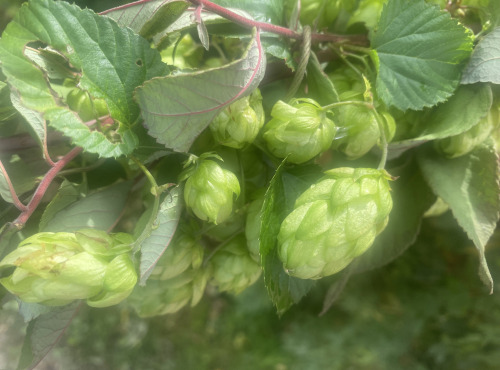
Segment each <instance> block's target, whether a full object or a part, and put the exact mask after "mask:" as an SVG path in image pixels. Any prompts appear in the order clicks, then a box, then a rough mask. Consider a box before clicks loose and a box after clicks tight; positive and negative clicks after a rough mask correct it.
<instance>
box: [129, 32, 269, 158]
mask: <svg viewBox="0 0 500 370" xmlns="http://www.w3.org/2000/svg"><path fill="white" fill-rule="evenodd" d="M264 70H265V55H264V52H263V50H262V47H261V44H260V37H259V33H258V31H254V37H253V38H252V40H251V42H250V44H249V45H248V48H247V50H246V51H245V53H244V55H243V56H242V57H241V59H238V60H236V61H234V62H232V63H230V64H227V65H225V66H223V67H220V68H213V69H209V70H205V71H200V72H194V73H188V74H179V75H175V76H166V77H160V78H155V79H153V80H151V81H148V82H146V83H145V84H144V85H143V86H141V87H139V88H138V89H137V91H136V98H137V101H138V102H139V105H140V107H141V110H142V115H143V118H144V125H145V126H146V128H147V129H148V132H149V134H150V135H151V136H152V137H154V138H156V139H157V141H158V142H160V143H162V144H164V145H165V146H166V147H167V148H171V149H173V150H175V151H181V152H185V151H187V150H188V149H189V147H190V146H191V144H192V143H193V141H194V140H195V139H196V137H197V136H198V135H199V134H200V133H201V132H202V131H203V130H204V129H205V128H206V127H207V126H208V125H209V123H210V122H211V121H212V119H213V118H214V117H215V116H216V115H217V114H218V113H219V112H220V111H221V110H222V109H223V108H224V107H226V106H227V105H228V104H231V103H232V102H234V101H235V100H237V99H239V98H242V97H244V96H247V95H249V94H250V93H251V92H252V91H253V90H254V89H255V88H256V87H257V86H258V84H259V83H260V81H261V80H262V77H263V76H264Z"/></svg>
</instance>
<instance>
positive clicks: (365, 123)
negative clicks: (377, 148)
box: [333, 105, 380, 159]
mask: <svg viewBox="0 0 500 370" xmlns="http://www.w3.org/2000/svg"><path fill="white" fill-rule="evenodd" d="M335 118H336V121H337V122H338V124H339V133H340V135H339V138H338V139H337V140H335V141H334V142H333V148H334V149H337V150H338V151H340V152H342V153H344V154H345V155H346V156H347V157H348V158H350V159H356V158H359V157H362V156H363V155H365V154H366V153H368V151H369V150H370V149H371V148H372V147H373V146H374V145H376V144H377V141H378V139H379V137H380V130H379V127H378V123H377V119H376V118H375V115H374V114H373V112H372V110H371V109H369V108H367V107H363V106H358V105H345V106H340V107H338V108H337V109H335Z"/></svg>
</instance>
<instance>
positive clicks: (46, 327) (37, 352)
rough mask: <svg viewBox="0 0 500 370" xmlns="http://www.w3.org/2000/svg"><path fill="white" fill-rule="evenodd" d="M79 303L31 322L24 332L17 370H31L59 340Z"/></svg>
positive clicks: (48, 313) (53, 311)
mask: <svg viewBox="0 0 500 370" xmlns="http://www.w3.org/2000/svg"><path fill="white" fill-rule="evenodd" d="M80 305H81V303H80V302H78V301H77V302H74V303H71V304H69V305H67V306H62V307H56V308H54V309H53V310H51V311H50V312H47V313H44V314H41V315H40V316H38V317H37V318H36V319H34V320H33V321H31V322H30V323H29V325H28V329H27V330H26V336H25V338H24V345H23V349H22V353H21V359H20V361H19V364H18V366H17V369H18V370H24V369H33V368H35V367H36V366H37V365H38V364H39V363H40V361H42V360H43V358H44V357H45V356H46V355H47V353H49V352H50V350H51V349H52V348H53V347H54V346H55V345H56V343H57V342H58V341H59V339H61V336H62V335H63V334H64V332H65V331H66V329H67V328H68V326H69V325H70V324H71V321H72V320H73V318H74V317H75V315H76V313H77V312H78V308H79V307H80Z"/></svg>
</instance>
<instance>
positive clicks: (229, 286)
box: [210, 234, 261, 294]
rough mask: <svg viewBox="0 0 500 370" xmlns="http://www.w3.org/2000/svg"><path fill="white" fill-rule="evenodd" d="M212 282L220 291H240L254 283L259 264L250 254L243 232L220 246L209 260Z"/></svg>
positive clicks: (258, 271)
mask: <svg viewBox="0 0 500 370" xmlns="http://www.w3.org/2000/svg"><path fill="white" fill-rule="evenodd" d="M210 266H211V267H212V273H213V280H212V283H213V284H214V285H216V286H217V288H218V289H219V291H221V292H230V293H234V294H238V293H241V292H242V291H243V290H245V289H246V288H248V287H249V286H250V285H252V284H253V283H255V282H256V281H257V279H258V278H259V276H260V274H261V268H260V265H259V264H258V263H257V262H255V260H254V259H253V258H252V257H251V256H250V252H249V251H248V248H247V245H246V239H245V236H244V235H243V234H240V235H238V236H237V237H235V238H234V239H232V240H231V241H230V242H229V243H227V244H226V245H225V246H224V247H222V248H221V249H220V250H219V251H217V253H215V255H214V256H213V257H212V259H211V260H210Z"/></svg>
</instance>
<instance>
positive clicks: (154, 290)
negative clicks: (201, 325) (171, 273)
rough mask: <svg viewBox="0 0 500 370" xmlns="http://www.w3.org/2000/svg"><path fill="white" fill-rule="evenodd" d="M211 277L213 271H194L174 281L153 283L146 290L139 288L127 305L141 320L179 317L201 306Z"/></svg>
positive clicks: (148, 283)
mask: <svg viewBox="0 0 500 370" xmlns="http://www.w3.org/2000/svg"><path fill="white" fill-rule="evenodd" d="M209 277H210V269H209V268H190V269H188V270H186V271H184V272H183V273H182V274H180V275H178V276H176V277H175V278H172V279H168V280H155V279H149V280H148V281H147V283H146V286H143V287H141V286H136V288H135V289H134V291H133V293H132V295H131V296H130V297H129V299H128V300H127V302H129V304H130V305H131V306H132V307H133V308H134V309H135V311H136V312H137V314H138V315H139V316H140V317H151V316H159V315H166V314H170V313H175V312H177V311H179V310H180V309H181V308H183V307H184V306H186V305H188V304H190V305H191V307H194V306H195V305H196V304H198V302H199V301H200V299H201V297H202V296H203V293H204V291H205V288H206V285H207V281H208V279H209Z"/></svg>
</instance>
